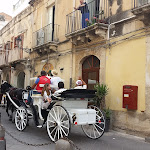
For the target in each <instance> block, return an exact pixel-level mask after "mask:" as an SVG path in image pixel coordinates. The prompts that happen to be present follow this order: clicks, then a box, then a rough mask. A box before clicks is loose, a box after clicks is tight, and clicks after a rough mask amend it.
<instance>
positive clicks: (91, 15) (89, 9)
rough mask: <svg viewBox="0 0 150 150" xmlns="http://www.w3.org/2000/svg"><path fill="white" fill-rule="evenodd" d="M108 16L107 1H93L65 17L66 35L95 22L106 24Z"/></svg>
mask: <svg viewBox="0 0 150 150" xmlns="http://www.w3.org/2000/svg"><path fill="white" fill-rule="evenodd" d="M109 16H110V14H109V0H93V1H92V2H90V3H88V4H87V5H86V6H83V7H78V8H77V9H76V10H75V11H73V12H71V13H70V14H68V15H67V16H66V35H67V34H70V33H73V32H75V31H78V30H81V29H83V28H86V27H88V26H90V25H92V24H94V23H96V22H97V23H98V22H99V23H107V22H108V18H109Z"/></svg>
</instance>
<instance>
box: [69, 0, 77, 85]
mask: <svg viewBox="0 0 150 150" xmlns="http://www.w3.org/2000/svg"><path fill="white" fill-rule="evenodd" d="M75 6H76V0H73V11H74V7H75ZM73 15H74V14H73ZM73 21H74V20H73ZM72 72H73V50H72V53H71V65H70V88H71V87H72Z"/></svg>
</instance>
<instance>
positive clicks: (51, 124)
mask: <svg viewBox="0 0 150 150" xmlns="http://www.w3.org/2000/svg"><path fill="white" fill-rule="evenodd" d="M70 128H71V124H70V117H69V114H68V112H67V110H66V109H65V108H64V107H62V106H59V105H56V106H53V108H52V109H51V110H50V111H49V114H48V117H47V132H48V135H49V137H50V138H51V140H52V141H53V142H55V141H57V140H58V139H60V138H63V137H67V136H68V135H69V132H70Z"/></svg>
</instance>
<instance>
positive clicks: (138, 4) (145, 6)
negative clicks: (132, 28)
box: [132, 0, 150, 25]
mask: <svg viewBox="0 0 150 150" xmlns="http://www.w3.org/2000/svg"><path fill="white" fill-rule="evenodd" d="M132 13H133V14H134V15H136V16H137V18H138V19H139V20H140V21H143V23H144V24H145V25H150V17H149V15H150V0H133V9H132Z"/></svg>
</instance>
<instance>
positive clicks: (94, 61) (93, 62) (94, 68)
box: [82, 55, 100, 89]
mask: <svg viewBox="0 0 150 150" xmlns="http://www.w3.org/2000/svg"><path fill="white" fill-rule="evenodd" d="M99 71H100V60H99V59H98V58H97V57H96V56H93V55H92V56H89V57H88V58H87V59H86V60H85V61H84V62H83V65H82V78H83V80H84V81H85V82H86V84H87V86H88V89H94V85H96V83H97V82H99Z"/></svg>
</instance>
